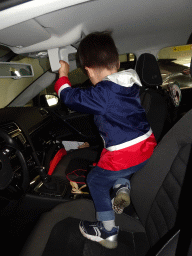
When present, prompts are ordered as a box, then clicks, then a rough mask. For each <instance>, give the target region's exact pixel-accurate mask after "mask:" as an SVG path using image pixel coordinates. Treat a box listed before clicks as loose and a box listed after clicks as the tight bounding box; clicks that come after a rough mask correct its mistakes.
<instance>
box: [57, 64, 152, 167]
mask: <svg viewBox="0 0 192 256" xmlns="http://www.w3.org/2000/svg"><path fill="white" fill-rule="evenodd" d="M139 86H142V85H141V82H140V80H139V77H138V75H137V73H136V72H135V71H134V70H132V69H129V70H125V71H121V72H118V73H114V74H112V75H110V76H107V77H106V78H105V79H104V80H103V81H101V82H99V83H98V84H97V85H96V86H94V87H90V88H87V89H81V88H71V84H70V81H69V79H68V77H61V78H59V79H58V80H57V82H56V84H55V91H56V92H57V94H58V96H59V97H60V98H61V100H62V101H63V102H64V103H65V104H66V105H67V106H68V107H69V108H70V109H73V110H76V111H78V112H83V113H88V114H93V115H94V121H95V124H96V126H97V128H98V130H99V133H100V135H101V136H102V138H103V141H104V149H103V151H102V153H101V157H100V160H99V162H98V164H97V166H99V167H101V168H103V169H106V170H111V171H119V170H123V169H127V168H129V167H132V166H135V165H138V164H140V163H142V162H144V161H145V160H147V159H149V158H150V156H151V155H152V153H153V150H154V148H155V146H156V140H155V137H154V134H153V132H152V130H151V128H150V125H149V123H148V121H147V119H146V114H145V110H144V109H143V107H142V106H141V103H140V98H139Z"/></svg>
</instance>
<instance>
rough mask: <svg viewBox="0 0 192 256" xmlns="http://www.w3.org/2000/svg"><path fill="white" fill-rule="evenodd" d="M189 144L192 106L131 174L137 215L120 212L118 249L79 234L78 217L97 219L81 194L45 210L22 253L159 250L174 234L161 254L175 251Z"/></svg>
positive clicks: (70, 255) (137, 255) (139, 255)
mask: <svg viewBox="0 0 192 256" xmlns="http://www.w3.org/2000/svg"><path fill="white" fill-rule="evenodd" d="M191 144H192V110H191V111H190V112H188V113H187V114H186V115H185V116H184V117H183V118H182V119H180V120H179V122H178V123H177V124H176V125H175V126H173V127H172V128H171V130H170V131H169V132H168V133H167V134H166V135H165V136H164V137H163V139H162V140H161V142H160V143H159V145H158V147H157V148H156V149H155V151H154V154H153V155H152V157H151V158H150V160H149V161H148V163H147V164H146V166H145V167H144V168H143V169H142V170H140V171H139V172H137V173H136V174H135V175H134V176H133V178H132V179H131V186H132V189H131V200H132V204H133V206H134V208H135V211H136V213H137V216H138V218H137V217H134V218H133V217H131V216H128V215H127V214H124V213H123V214H121V215H117V216H116V225H119V226H120V233H119V242H118V247H117V248H116V249H113V250H110V249H106V248H104V247H102V246H101V245H99V244H98V243H95V242H92V241H90V240H87V239H86V238H84V237H83V236H82V235H81V233H80V231H79V227H78V225H79V220H80V219H85V220H89V221H94V220H95V210H94V205H93V202H92V201H91V200H85V199H81V200H75V201H69V202H66V203H63V204H60V205H58V206H57V207H55V208H54V209H52V210H51V211H50V212H48V213H45V214H43V216H42V217H41V219H40V220H39V223H38V224H37V226H36V228H35V229H34V231H33V233H32V234H31V236H30V237H29V239H28V241H27V243H26V245H25V247H24V248H23V251H22V253H21V255H22V256H34V255H35V256H40V255H43V256H50V255H54V256H60V255H62V256H64V255H65V256H74V255H75V256H79V255H83V256H92V255H94V256H97V255H100V256H101V255H102V256H107V255H110V256H113V255H115V256H116V255H121V256H128V255H131V256H144V255H157V254H156V250H157V249H158V248H159V246H160V247H161V246H162V245H164V244H165V241H168V240H169V238H170V237H172V239H171V240H169V242H168V245H166V246H165V247H163V249H162V250H161V252H160V253H159V254H158V256H162V255H168V256H171V255H175V254H174V253H175V249H176V244H177V239H178V234H177V231H178V229H179V228H180V221H179V218H178V211H179V209H180V207H179V206H180V195H181V191H182V185H183V182H184V177H185V172H186V168H187V167H186V166H187V163H188V159H189V156H190V150H191ZM188 233H190V230H189V232H188ZM167 246H168V247H167ZM166 248H169V250H166ZM167 251H169V254H165V253H167ZM152 253H153V254H152Z"/></svg>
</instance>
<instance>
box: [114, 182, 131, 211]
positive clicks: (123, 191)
mask: <svg viewBox="0 0 192 256" xmlns="http://www.w3.org/2000/svg"><path fill="white" fill-rule="evenodd" d="M130 202H131V200H130V189H129V188H128V187H127V186H126V185H121V186H120V187H118V188H115V189H114V190H113V194H112V200H111V203H112V208H113V210H114V212H115V213H117V214H121V213H123V210H124V208H125V207H127V206H129V205H130Z"/></svg>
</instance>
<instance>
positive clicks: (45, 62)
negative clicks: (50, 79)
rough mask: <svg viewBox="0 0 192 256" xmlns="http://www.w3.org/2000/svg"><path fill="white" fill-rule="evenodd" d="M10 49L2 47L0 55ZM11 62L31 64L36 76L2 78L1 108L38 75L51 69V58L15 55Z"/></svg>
mask: <svg viewBox="0 0 192 256" xmlns="http://www.w3.org/2000/svg"><path fill="white" fill-rule="evenodd" d="M9 51H10V50H8V49H7V48H6V47H1V49H0V56H1V57H2V56H5V55H6V54H7V53H8V52H9ZM10 61H11V62H16V63H25V64H31V65H32V67H33V70H34V77H26V78H21V79H12V78H0V90H1V93H0V108H4V107H5V106H7V105H8V104H9V103H10V102H11V101H12V100H13V99H15V98H16V97H17V96H18V95H19V94H20V93H21V92H22V91H23V90H24V89H25V88H27V87H28V86H29V85H30V84H31V83H32V82H34V81H35V80H36V79H37V78H38V77H40V76H41V75H42V74H43V73H45V72H46V71H47V70H49V69H50V64H49V59H48V58H42V59H34V58H29V57H25V56H21V55H16V56H14V57H13V58H12V59H11V60H10Z"/></svg>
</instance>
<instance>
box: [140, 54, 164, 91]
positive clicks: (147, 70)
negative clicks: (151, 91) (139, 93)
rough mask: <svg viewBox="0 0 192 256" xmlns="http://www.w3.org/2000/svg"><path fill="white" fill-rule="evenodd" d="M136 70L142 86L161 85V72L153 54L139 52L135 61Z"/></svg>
mask: <svg viewBox="0 0 192 256" xmlns="http://www.w3.org/2000/svg"><path fill="white" fill-rule="evenodd" d="M136 71H137V74H138V75H139V78H140V80H141V83H142V85H143V86H145V87H154V86H160V85H162V82H163V80H162V77H161V72H160V69H159V65H158V63H157V60H156V58H155V56H154V55H152V54H150V53H143V54H141V55H140V57H139V58H138V61H137V65H136Z"/></svg>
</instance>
